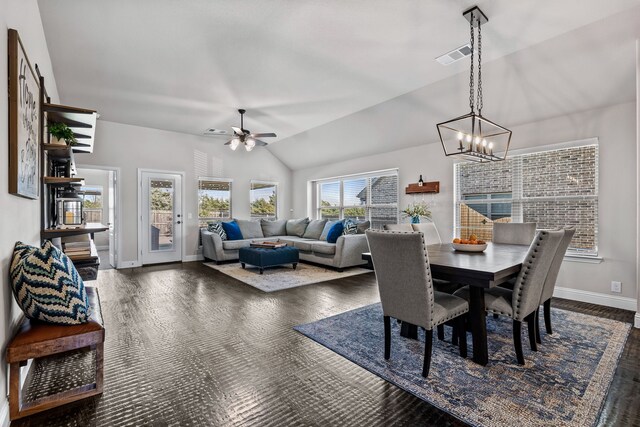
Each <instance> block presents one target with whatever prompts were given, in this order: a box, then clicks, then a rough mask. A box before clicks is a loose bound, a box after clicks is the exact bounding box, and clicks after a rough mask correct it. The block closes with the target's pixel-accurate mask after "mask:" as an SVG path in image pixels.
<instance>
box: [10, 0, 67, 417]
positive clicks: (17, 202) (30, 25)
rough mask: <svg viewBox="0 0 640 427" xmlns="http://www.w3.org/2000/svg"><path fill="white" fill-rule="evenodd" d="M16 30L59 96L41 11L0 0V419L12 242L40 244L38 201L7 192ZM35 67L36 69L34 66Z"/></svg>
mask: <svg viewBox="0 0 640 427" xmlns="http://www.w3.org/2000/svg"><path fill="white" fill-rule="evenodd" d="M9 28H13V29H15V30H18V33H19V35H20V38H21V39H22V43H23V45H24V48H25V50H26V52H27V56H28V57H29V61H30V62H31V65H32V67H34V68H35V64H38V67H39V68H40V72H41V73H42V75H43V76H44V77H45V79H46V84H47V91H48V93H49V95H50V96H51V97H52V98H53V100H57V99H58V91H57V89H56V84H55V80H54V78H53V71H52V68H51V60H50V58H49V52H48V50H47V43H46V40H45V37H44V31H43V29H42V21H41V20H40V11H39V10H38V4H37V2H36V1H35V0H0V58H2V61H1V66H0V82H2V88H3V92H2V96H0V120H2V126H0V129H1V131H0V164H1V165H2V168H0V212H1V213H0V215H1V220H0V242H2V245H0V277H1V279H0V283H2V286H1V287H0V295H1V297H2V315H1V316H0V340H2V352H1V356H0V357H1V358H2V361H3V363H2V369H0V423H2V422H3V421H4V419H3V417H4V416H5V414H6V413H7V412H6V411H8V401H7V397H6V393H4V390H6V382H7V378H6V373H7V371H6V369H5V366H6V365H5V364H4V348H5V345H6V344H7V342H8V341H9V339H11V336H12V334H13V329H12V324H13V323H15V321H16V320H17V319H18V318H19V317H20V314H21V311H20V309H19V308H18V307H17V306H16V304H15V303H14V302H13V296H12V295H11V286H10V283H9V266H10V263H11V255H12V252H13V245H14V243H15V242H16V241H17V240H21V241H23V242H25V243H29V244H33V245H39V243H40V201H39V200H28V199H24V198H21V197H18V196H14V195H10V194H9V192H8V188H9V183H8V173H7V162H8V156H9V142H8V139H7V133H8V132H7V125H8V119H7V117H8V114H9V113H8V101H7V92H6V89H5V88H6V83H7V68H8V67H7V33H8V29H9ZM34 71H35V70H34Z"/></svg>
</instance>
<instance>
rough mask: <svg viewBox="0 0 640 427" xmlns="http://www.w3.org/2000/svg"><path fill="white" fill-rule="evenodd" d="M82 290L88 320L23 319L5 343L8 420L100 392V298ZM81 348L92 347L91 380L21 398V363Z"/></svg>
mask: <svg viewBox="0 0 640 427" xmlns="http://www.w3.org/2000/svg"><path fill="white" fill-rule="evenodd" d="M86 290H87V295H88V297H89V303H90V305H91V308H92V313H91V317H90V319H89V321H88V322H86V323H83V324H81V325H69V326H63V325H53V324H49V323H42V322H38V321H32V320H29V319H26V318H25V319H24V321H23V322H22V324H21V326H20V329H19V330H18V333H17V334H16V336H15V337H14V338H13V340H12V341H11V342H10V343H9V345H8V346H7V354H6V359H7V363H9V365H10V372H9V415H10V418H11V420H12V421H13V420H16V419H18V418H22V417H26V416H28V415H32V414H35V413H37V412H41V411H44V410H47V409H51V408H55V407H57V406H61V405H64V404H67V403H71V402H75V401H77V400H80V399H84V398H87V397H90V396H95V395H98V394H101V393H102V388H103V366H104V365H103V363H104V361H103V358H104V324H103V321H102V313H101V310H100V298H99V297H98V290H97V289H96V288H93V287H86ZM82 348H89V349H93V350H95V352H96V355H95V358H96V375H95V382H94V383H92V384H87V385H83V386H80V387H76V388H74V389H71V390H66V391H63V392H60V393H56V394H52V395H49V396H45V397H42V398H39V399H36V400H33V401H30V402H23V401H22V397H23V396H22V390H21V387H20V366H21V365H25V364H26V363H27V361H28V360H29V359H38V358H42V357H46V356H51V355H53V354H59V353H64V352H67V351H71V350H78V349H82Z"/></svg>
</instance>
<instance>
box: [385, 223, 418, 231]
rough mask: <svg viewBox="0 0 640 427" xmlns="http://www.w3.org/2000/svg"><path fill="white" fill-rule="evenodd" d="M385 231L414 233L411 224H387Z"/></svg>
mask: <svg viewBox="0 0 640 427" xmlns="http://www.w3.org/2000/svg"><path fill="white" fill-rule="evenodd" d="M384 229H385V230H388V231H413V228H412V227H411V224H386V225H385V226H384Z"/></svg>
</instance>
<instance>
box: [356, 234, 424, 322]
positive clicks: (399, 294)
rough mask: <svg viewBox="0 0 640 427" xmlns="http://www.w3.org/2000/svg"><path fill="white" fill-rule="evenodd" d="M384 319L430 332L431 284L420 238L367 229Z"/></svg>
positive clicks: (418, 236) (422, 236) (421, 236)
mask: <svg viewBox="0 0 640 427" xmlns="http://www.w3.org/2000/svg"><path fill="white" fill-rule="evenodd" d="M366 234H367V240H368V241H369V249H370V251H371V258H372V260H373V269H374V271H375V273H376V280H377V281H378V290H379V292H380V302H381V303H382V311H383V312H384V315H385V316H391V317H394V318H396V319H399V320H403V321H407V322H409V323H412V324H414V325H418V326H422V327H423V328H425V329H432V328H433V326H434V325H433V324H432V315H433V282H432V279H431V268H430V267H429V257H428V255H427V250H426V248H425V242H424V235H423V234H422V233H419V232H397V231H374V230H367V231H366Z"/></svg>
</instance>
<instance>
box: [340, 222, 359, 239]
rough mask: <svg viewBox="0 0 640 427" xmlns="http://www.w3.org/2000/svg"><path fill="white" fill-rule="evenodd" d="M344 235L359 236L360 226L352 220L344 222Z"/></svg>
mask: <svg viewBox="0 0 640 427" xmlns="http://www.w3.org/2000/svg"><path fill="white" fill-rule="evenodd" d="M342 233H343V234H345V235H346V234H357V233H358V225H357V224H356V222H355V221H354V220H352V219H345V220H344V230H343V231H342Z"/></svg>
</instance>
